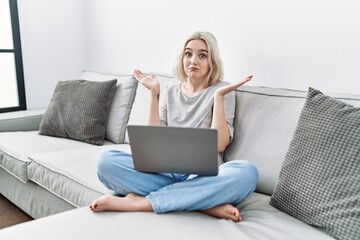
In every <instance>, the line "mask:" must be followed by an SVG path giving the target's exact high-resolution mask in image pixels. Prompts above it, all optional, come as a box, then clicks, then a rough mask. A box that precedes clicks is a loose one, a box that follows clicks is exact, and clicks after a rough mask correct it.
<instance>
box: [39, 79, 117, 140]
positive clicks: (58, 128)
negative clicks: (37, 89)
mask: <svg viewBox="0 0 360 240" xmlns="http://www.w3.org/2000/svg"><path fill="white" fill-rule="evenodd" d="M116 82H117V80H116V79H114V80H109V81H104V82H95V81H87V80H74V81H60V82H58V84H57V86H56V88H55V90H54V94H53V97H52V99H51V102H50V104H49V106H48V107H47V109H46V112H45V114H44V116H43V119H42V121H41V124H40V129H39V134H42V135H48V136H53V137H63V138H71V139H75V140H79V141H84V142H87V143H91V144H96V145H102V144H103V142H104V138H105V128H106V124H107V120H108V115H109V110H110V106H111V102H112V100H113V95H114V91H115V87H116Z"/></svg>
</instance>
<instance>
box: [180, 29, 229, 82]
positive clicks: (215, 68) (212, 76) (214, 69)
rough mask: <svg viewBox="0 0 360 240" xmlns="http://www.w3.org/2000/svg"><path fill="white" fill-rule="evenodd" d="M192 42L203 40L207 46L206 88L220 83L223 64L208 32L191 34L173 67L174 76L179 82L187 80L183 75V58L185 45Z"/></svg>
mask: <svg viewBox="0 0 360 240" xmlns="http://www.w3.org/2000/svg"><path fill="white" fill-rule="evenodd" d="M192 40H203V41H204V42H205V44H206V45H207V50H208V54H209V55H208V57H209V66H210V71H209V74H208V76H207V79H206V82H205V84H206V85H208V86H211V85H213V84H214V83H217V82H219V81H221V80H222V79H223V78H224V69H223V64H222V61H221V58H220V52H219V48H218V45H217V41H216V39H215V37H214V35H212V34H211V33H210V32H201V31H198V32H195V33H193V34H192V35H191V36H190V37H189V38H188V39H187V40H186V42H185V44H184V47H183V49H182V52H181V54H180V55H179V57H178V59H177V61H176V64H175V67H174V75H175V76H176V77H177V78H178V79H179V80H180V81H181V82H184V81H186V80H187V75H186V73H185V69H184V65H183V58H184V55H185V51H184V50H185V48H186V45H187V44H188V43H189V42H190V41H192Z"/></svg>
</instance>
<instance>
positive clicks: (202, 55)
mask: <svg viewBox="0 0 360 240" xmlns="http://www.w3.org/2000/svg"><path fill="white" fill-rule="evenodd" d="M199 57H200V59H205V58H207V56H206V54H205V53H201V54H200V55H199Z"/></svg>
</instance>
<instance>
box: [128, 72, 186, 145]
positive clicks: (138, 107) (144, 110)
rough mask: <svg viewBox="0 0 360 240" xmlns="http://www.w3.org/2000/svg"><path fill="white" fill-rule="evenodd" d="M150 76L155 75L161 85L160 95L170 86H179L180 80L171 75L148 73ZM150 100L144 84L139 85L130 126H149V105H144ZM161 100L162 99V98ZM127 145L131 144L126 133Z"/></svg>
mask: <svg viewBox="0 0 360 240" xmlns="http://www.w3.org/2000/svg"><path fill="white" fill-rule="evenodd" d="M147 74H148V75H151V74H154V75H155V76H156V77H157V79H158V81H159V83H160V94H161V93H162V92H164V91H165V90H166V88H167V87H168V86H171V85H175V84H179V83H180V82H179V80H177V79H176V78H174V77H172V76H171V75H167V74H163V73H147ZM149 99H150V92H149V90H148V89H147V88H145V87H144V86H143V85H142V84H138V86H137V90H136V97H135V101H134V104H133V106H132V110H131V113H130V118H129V122H128V124H129V125H130V124H131V125H147V123H148V122H147V120H148V114H149V111H148V109H149V105H148V104H144V103H148V102H149ZM160 100H162V98H161V97H160ZM125 143H129V137H128V135H127V133H126V136H125Z"/></svg>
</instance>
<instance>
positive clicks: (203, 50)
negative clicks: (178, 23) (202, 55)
mask: <svg viewBox="0 0 360 240" xmlns="http://www.w3.org/2000/svg"><path fill="white" fill-rule="evenodd" d="M186 50H190V51H193V50H192V49H191V48H185V50H184V51H186ZM198 52H206V53H207V52H208V51H207V50H206V49H200V50H199V51H198Z"/></svg>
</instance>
